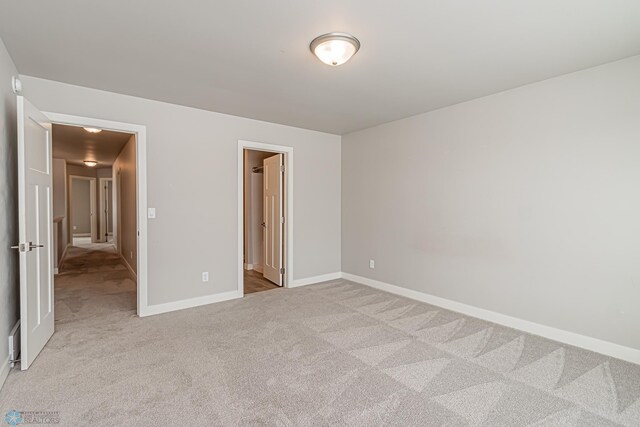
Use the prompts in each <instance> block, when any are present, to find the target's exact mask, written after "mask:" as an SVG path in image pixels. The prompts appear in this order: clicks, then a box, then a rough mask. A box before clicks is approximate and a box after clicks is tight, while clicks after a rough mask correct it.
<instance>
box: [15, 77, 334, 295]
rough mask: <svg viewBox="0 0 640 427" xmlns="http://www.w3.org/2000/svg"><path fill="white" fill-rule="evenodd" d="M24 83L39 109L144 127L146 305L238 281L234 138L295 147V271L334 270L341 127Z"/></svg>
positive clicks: (228, 287)
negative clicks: (333, 129)
mask: <svg viewBox="0 0 640 427" xmlns="http://www.w3.org/2000/svg"><path fill="white" fill-rule="evenodd" d="M23 83H24V88H25V89H24V93H25V95H26V97H27V98H29V99H30V100H31V101H32V102H33V103H34V104H35V105H36V106H37V107H38V108H40V109H42V110H44V111H52V112H57V113H66V114H75V115H80V116H86V117H94V118H101V119H106V120H115V121H120V122H128V123H136V124H140V125H145V126H147V160H148V204H149V207H155V208H156V209H157V218H156V219H154V220H149V225H148V227H149V230H148V243H149V253H148V257H149V284H148V287H149V292H148V295H149V304H160V303H166V302H172V301H177V300H182V299H187V298H194V297H199V296H205V295H210V294H216V293H222V292H228V291H233V290H235V289H236V288H237V279H238V278H237V270H236V267H237V254H238V247H237V245H238V241H237V227H238V224H237V167H238V166H237V164H238V163H237V144H238V139H244V140H249V141H259V142H265V143H271V144H279V145H286V146H291V147H293V149H294V159H295V160H294V161H295V170H294V175H295V178H294V179H295V183H294V197H295V201H294V207H293V209H294V250H295V260H294V268H293V278H294V279H303V278H307V277H312V276H317V275H321V274H328V273H334V272H338V271H340V137H339V136H336V135H329V134H325V133H321V132H314V131H309V130H304V129H299V128H293V127H289V126H283V125H277V124H272V123H266V122H261V121H257V120H250V119H245V118H241V117H235V116H229V115H224V114H218V113H212V112H208V111H203V110H198V109H193V108H188V107H182V106H177V105H172V104H167V103H162V102H157V101H152V100H146V99H141V98H136V97H131V96H125V95H119V94H115V93H109V92H104V91H99V90H93V89H87V88H82V87H78V86H72V85H67V84H63V83H58V82H53V81H48V80H42V79H38V78H33V77H28V76H23ZM240 226H242V224H240ZM202 271H209V273H210V281H209V282H208V283H206V284H205V283H202V282H201V272H202Z"/></svg>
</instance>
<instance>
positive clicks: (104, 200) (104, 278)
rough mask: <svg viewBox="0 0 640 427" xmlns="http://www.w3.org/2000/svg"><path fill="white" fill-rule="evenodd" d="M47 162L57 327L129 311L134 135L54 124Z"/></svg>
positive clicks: (132, 307) (132, 296) (132, 297)
mask: <svg viewBox="0 0 640 427" xmlns="http://www.w3.org/2000/svg"><path fill="white" fill-rule="evenodd" d="M52 157H53V159H52V160H53V162H52V163H53V182H54V185H53V210H54V213H55V216H56V217H57V218H58V222H56V223H55V224H56V227H57V228H56V229H55V230H54V234H56V235H57V239H58V242H59V243H58V245H57V246H59V247H60V251H59V255H58V256H57V257H56V263H57V274H56V275H55V277H54V291H55V292H54V304H55V312H54V314H55V322H56V324H58V323H60V322H69V321H73V320H81V319H91V318H94V317H100V316H105V315H114V316H117V315H118V313H120V314H123V313H124V314H126V313H130V312H131V313H132V314H135V313H136V307H137V303H136V301H137V283H136V282H137V262H136V261H137V237H138V236H137V218H136V216H137V207H136V196H137V195H136V192H137V188H136V135H135V134H133V133H129V132H119V131H113V130H107V129H101V128H93V127H91V128H89V127H82V126H70V125H63V124H55V123H54V124H53V126H52ZM114 211H117V215H114Z"/></svg>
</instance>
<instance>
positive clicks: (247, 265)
mask: <svg viewBox="0 0 640 427" xmlns="http://www.w3.org/2000/svg"><path fill="white" fill-rule="evenodd" d="M244 269H245V270H253V264H245V265H244Z"/></svg>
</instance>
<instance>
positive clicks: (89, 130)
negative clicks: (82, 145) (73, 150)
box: [83, 128, 102, 133]
mask: <svg viewBox="0 0 640 427" xmlns="http://www.w3.org/2000/svg"><path fill="white" fill-rule="evenodd" d="M83 129H84V130H86V131H87V132H89V133H100V132H102V129H98V128H83Z"/></svg>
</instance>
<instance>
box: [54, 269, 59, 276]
mask: <svg viewBox="0 0 640 427" xmlns="http://www.w3.org/2000/svg"><path fill="white" fill-rule="evenodd" d="M58 274H60V270H59V269H58V267H53V275H54V276H56V275H58Z"/></svg>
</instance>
